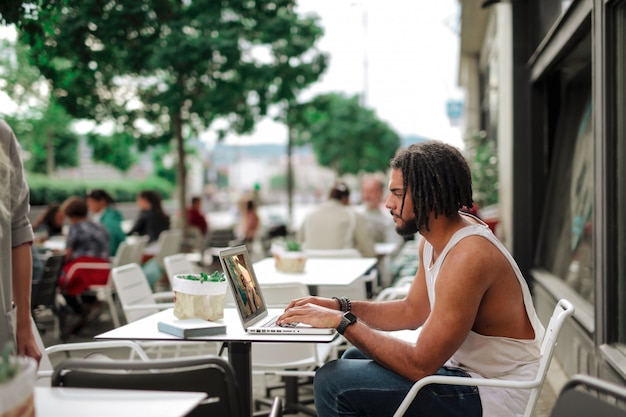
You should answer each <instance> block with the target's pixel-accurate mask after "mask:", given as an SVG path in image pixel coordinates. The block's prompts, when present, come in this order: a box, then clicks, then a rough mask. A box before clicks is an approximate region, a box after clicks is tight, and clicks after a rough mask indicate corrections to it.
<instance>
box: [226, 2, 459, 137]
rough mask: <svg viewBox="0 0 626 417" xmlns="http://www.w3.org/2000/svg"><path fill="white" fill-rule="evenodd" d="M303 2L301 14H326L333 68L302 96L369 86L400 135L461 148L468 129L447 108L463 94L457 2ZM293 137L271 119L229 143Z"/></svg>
mask: <svg viewBox="0 0 626 417" xmlns="http://www.w3.org/2000/svg"><path fill="white" fill-rule="evenodd" d="M298 4H299V11H300V12H301V13H316V14H317V15H319V16H320V18H321V19H320V23H321V25H322V26H323V27H324V30H325V35H324V37H323V38H322V39H321V40H320V42H319V44H318V46H319V48H320V49H321V50H323V51H326V52H327V53H329V54H330V65H329V68H328V69H327V71H326V73H325V74H324V75H323V76H322V78H321V80H320V81H319V82H317V83H316V84H314V85H313V86H312V87H311V88H309V89H308V90H305V91H304V92H303V94H302V96H301V99H302V100H306V99H309V98H312V97H313V96H314V95H316V94H319V93H326V92H340V93H345V94H348V95H354V94H360V93H362V92H363V91H365V92H366V94H365V96H366V105H367V106H368V107H370V108H372V109H374V110H375V111H376V114H377V115H378V117H379V118H380V119H382V120H384V121H385V122H387V123H388V124H389V125H390V126H391V127H392V128H393V129H394V130H395V131H396V132H397V133H398V134H400V135H401V136H405V135H412V134H414V135H420V136H425V137H428V138H432V139H440V140H444V141H446V142H449V143H451V144H453V145H456V146H462V144H461V133H460V132H461V130H460V128H458V127H452V126H450V122H449V120H448V118H447V115H446V107H445V106H446V101H447V100H448V99H462V97H463V92H462V90H461V89H460V88H459V87H458V85H457V78H458V74H457V72H458V60H459V36H458V33H457V29H456V27H458V20H459V19H458V14H459V5H458V0H437V1H429V2H426V1H419V0H417V1H416V0H385V1H379V0H360V1H353V0H299V1H298ZM364 16H365V17H366V18H365V19H364ZM364 21H365V22H366V24H364ZM365 60H367V64H368V65H367V70H366V69H365V66H364V61H365ZM365 74H367V76H366V77H365ZM364 78H366V79H367V83H364ZM286 137H287V130H286V128H285V127H284V126H282V125H280V124H277V123H274V122H272V121H271V120H264V121H262V122H261V123H259V124H258V125H257V127H256V130H255V133H254V134H252V135H248V136H244V137H235V136H229V137H228V138H227V142H229V143H233V144H237V143H239V144H247V143H260V142H270V143H284V142H285V141H286Z"/></svg>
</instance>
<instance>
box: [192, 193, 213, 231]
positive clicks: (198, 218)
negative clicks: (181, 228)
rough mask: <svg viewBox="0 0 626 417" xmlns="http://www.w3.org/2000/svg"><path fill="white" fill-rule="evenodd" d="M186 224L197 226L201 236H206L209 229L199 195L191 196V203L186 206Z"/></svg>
mask: <svg viewBox="0 0 626 417" xmlns="http://www.w3.org/2000/svg"><path fill="white" fill-rule="evenodd" d="M187 224H188V225H189V226H191V227H195V228H197V229H198V230H199V231H200V233H202V236H206V232H207V231H208V230H209V224H208V223H207V221H206V218H205V217H204V213H202V199H201V198H200V197H197V196H195V197H192V198H191V205H190V206H189V207H188V208H187Z"/></svg>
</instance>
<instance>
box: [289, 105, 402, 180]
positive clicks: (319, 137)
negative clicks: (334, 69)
mask: <svg viewBox="0 0 626 417" xmlns="http://www.w3.org/2000/svg"><path fill="white" fill-rule="evenodd" d="M291 123H292V126H294V129H295V130H296V131H297V143H299V144H302V143H306V142H309V143H311V144H312V145H313V150H314V152H315V155H316V156H317V160H318V163H319V164H320V165H322V166H326V167H329V168H331V169H333V170H334V171H335V172H337V174H338V175H340V176H341V175H344V174H358V173H360V172H376V171H384V170H385V169H387V168H388V167H389V160H390V159H391V158H392V157H393V155H394V154H395V152H396V150H397V149H398V148H399V147H400V137H399V136H398V134H397V133H396V132H394V131H393V130H392V129H391V128H390V127H389V126H388V125H387V123H385V122H383V121H382V120H380V119H379V118H378V117H377V116H376V113H375V112H374V111H373V110H371V109H368V108H365V107H363V106H361V105H360V104H359V99H358V97H357V96H354V97H344V96H342V95H340V94H335V93H331V94H323V95H319V96H317V97H315V98H314V99H313V100H311V101H310V102H308V103H303V104H301V105H299V106H298V107H297V108H296V109H294V111H293V112H292V114H291Z"/></svg>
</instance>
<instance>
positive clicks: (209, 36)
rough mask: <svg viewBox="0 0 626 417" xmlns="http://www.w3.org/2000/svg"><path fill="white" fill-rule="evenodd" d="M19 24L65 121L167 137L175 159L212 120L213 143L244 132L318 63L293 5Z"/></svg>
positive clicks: (54, 7) (134, 9)
mask: <svg viewBox="0 0 626 417" xmlns="http://www.w3.org/2000/svg"><path fill="white" fill-rule="evenodd" d="M19 23H20V25H19V26H20V27H21V36H23V37H24V39H25V40H26V41H27V42H28V44H30V45H31V52H32V54H31V56H32V59H33V62H34V63H35V64H36V66H37V67H38V68H39V69H40V71H41V72H42V74H43V75H44V76H45V77H46V78H48V79H49V80H51V83H52V86H53V88H52V93H53V96H54V97H55V98H57V100H58V101H59V103H60V104H61V105H63V106H64V107H65V108H66V109H67V110H68V112H69V113H70V114H71V115H72V116H74V117H77V118H85V119H92V120H95V121H97V122H105V121H110V120H114V121H115V126H116V133H121V132H126V134H128V135H132V136H133V137H134V138H135V139H136V140H137V142H138V145H139V146H140V147H141V148H146V147H148V146H151V145H154V144H159V143H169V141H170V140H171V139H175V140H176V143H177V146H176V151H177V159H178V160H184V156H185V151H184V145H183V138H186V137H189V136H190V135H193V134H194V133H198V132H203V131H205V130H207V129H208V128H209V127H210V126H211V125H212V124H213V123H214V122H215V121H216V120H218V119H219V120H220V121H224V123H223V124H222V125H220V127H219V128H216V129H217V130H218V132H219V133H220V135H223V134H225V133H226V132H227V131H234V132H237V133H245V132H249V131H251V130H252V128H253V126H254V123H255V122H256V121H257V120H258V119H259V117H261V116H262V115H264V114H265V113H266V110H267V107H268V106H269V105H270V104H272V103H275V102H279V101H284V100H290V99H292V98H293V96H294V94H295V93H296V92H298V91H300V89H302V88H304V87H305V86H307V85H309V84H310V83H312V82H314V81H315V80H317V78H318V77H319V75H320V74H321V72H322V71H323V70H324V68H325V65H326V64H325V62H326V60H325V56H324V55H323V54H320V53H317V52H316V51H315V50H314V44H315V42H316V41H317V39H318V38H319V37H320V36H321V35H322V30H321V28H320V27H319V26H318V23H317V19H316V18H312V17H306V18H303V17H300V16H299V15H298V14H297V13H296V11H295V0H223V1H215V0H192V1H180V0H109V1H102V0H49V1H45V2H41V4H40V5H39V8H38V9H37V13H36V14H34V17H33V18H28V19H23V20H21V21H20V22H19ZM146 126H147V127H146ZM184 167H185V164H178V170H179V171H178V176H177V177H178V185H179V189H180V191H181V194H180V199H179V203H180V204H184V203H185V201H184V200H185V199H184V197H185V195H184V189H185V187H184V185H185V177H186V171H185V168H184Z"/></svg>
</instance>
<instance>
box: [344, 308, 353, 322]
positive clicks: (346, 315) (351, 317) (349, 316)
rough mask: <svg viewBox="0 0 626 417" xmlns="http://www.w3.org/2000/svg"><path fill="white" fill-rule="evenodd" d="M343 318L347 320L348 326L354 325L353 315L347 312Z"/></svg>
mask: <svg viewBox="0 0 626 417" xmlns="http://www.w3.org/2000/svg"><path fill="white" fill-rule="evenodd" d="M343 316H344V317H345V318H346V319H348V321H349V322H350V324H352V323H354V322H355V321H356V316H355V315H354V314H352V313H350V312H349V311H347V312H346V313H345V314H344V315H343Z"/></svg>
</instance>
